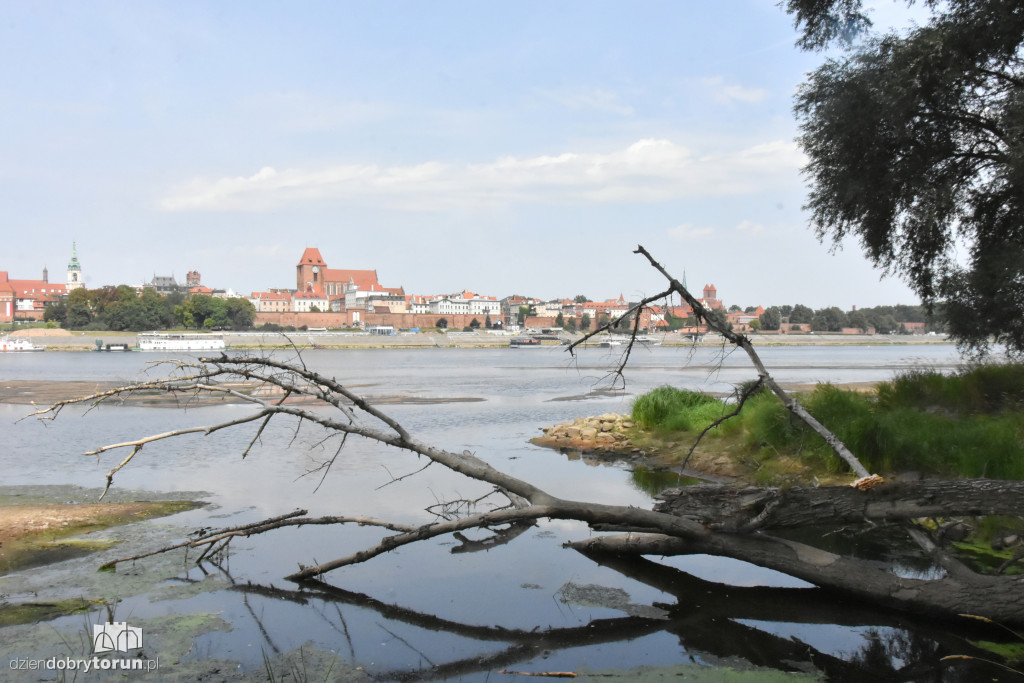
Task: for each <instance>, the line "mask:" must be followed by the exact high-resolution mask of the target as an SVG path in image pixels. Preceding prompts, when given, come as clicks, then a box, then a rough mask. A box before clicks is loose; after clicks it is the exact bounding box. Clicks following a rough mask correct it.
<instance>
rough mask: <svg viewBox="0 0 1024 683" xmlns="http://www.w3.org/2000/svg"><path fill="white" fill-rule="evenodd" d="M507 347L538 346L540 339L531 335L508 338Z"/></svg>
mask: <svg viewBox="0 0 1024 683" xmlns="http://www.w3.org/2000/svg"><path fill="white" fill-rule="evenodd" d="M508 345H509V348H512V349H518V348H521V347H530V346H540V339H534V338H532V337H521V338H516V339H510V340H509V342H508Z"/></svg>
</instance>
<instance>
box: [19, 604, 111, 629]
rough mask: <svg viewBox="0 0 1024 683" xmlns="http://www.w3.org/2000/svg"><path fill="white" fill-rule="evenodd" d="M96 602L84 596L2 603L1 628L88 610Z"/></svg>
mask: <svg viewBox="0 0 1024 683" xmlns="http://www.w3.org/2000/svg"><path fill="white" fill-rule="evenodd" d="M93 607H95V603H93V602H92V601H90V600H85V599H83V598H71V599H69V600H56V601H54V602H26V603H22V604H19V605H0V628H3V627H4V626H14V625H16V624H34V623H39V622H42V621H49V620H51V619H56V618H57V617H64V616H67V615H69V614H78V613H80V612H88V611H89V610H91V609H93Z"/></svg>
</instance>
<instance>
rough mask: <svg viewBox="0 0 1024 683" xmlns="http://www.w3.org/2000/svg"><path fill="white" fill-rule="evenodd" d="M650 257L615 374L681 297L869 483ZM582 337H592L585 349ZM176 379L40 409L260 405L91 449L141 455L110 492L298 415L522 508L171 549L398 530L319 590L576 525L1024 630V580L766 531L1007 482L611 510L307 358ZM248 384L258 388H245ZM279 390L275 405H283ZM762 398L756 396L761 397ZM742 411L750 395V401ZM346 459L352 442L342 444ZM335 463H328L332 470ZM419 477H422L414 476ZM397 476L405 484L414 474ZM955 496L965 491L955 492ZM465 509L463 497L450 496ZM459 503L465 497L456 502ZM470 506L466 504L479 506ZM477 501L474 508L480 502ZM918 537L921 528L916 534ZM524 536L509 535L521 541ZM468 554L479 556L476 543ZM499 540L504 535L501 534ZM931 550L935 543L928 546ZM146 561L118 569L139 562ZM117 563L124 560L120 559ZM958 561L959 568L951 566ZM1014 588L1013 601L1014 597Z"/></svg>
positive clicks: (256, 360)
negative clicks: (177, 451) (944, 571)
mask: <svg viewBox="0 0 1024 683" xmlns="http://www.w3.org/2000/svg"><path fill="white" fill-rule="evenodd" d="M637 253H639V254H641V255H643V256H645V257H646V258H647V259H648V261H649V262H650V264H651V265H652V267H654V268H656V269H657V270H658V271H659V272H661V273H662V274H663V275H664V276H665V277H666V278H667V279H668V280H669V288H668V289H666V290H665V291H664V292H662V293H660V294H658V295H656V296H655V297H648V298H645V299H644V300H643V301H642V302H641V303H640V304H638V305H637V306H636V307H634V308H633V309H631V312H629V313H627V314H626V315H625V316H622V317H620V318H618V319H616V321H612V322H610V323H608V324H607V325H604V326H599V328H598V330H595V332H594V333H591V334H590V335H587V336H585V337H584V339H587V338H589V337H592V336H593V334H596V333H597V332H598V331H601V330H606V329H610V328H611V326H612V325H614V324H616V323H618V322H621V321H622V320H625V319H627V318H628V317H629V316H630V315H632V316H633V321H634V323H633V335H632V338H631V340H630V344H629V346H628V347H627V349H626V352H625V354H624V357H623V360H622V363H621V364H620V366H619V368H618V369H617V370H616V371H615V372H616V373H617V374H618V375H619V376H621V373H622V372H623V370H624V368H625V364H626V362H627V361H628V357H629V352H630V350H631V349H632V346H633V343H635V341H636V331H637V330H638V325H639V322H638V321H639V319H640V315H641V313H642V309H643V307H644V306H647V305H650V304H651V303H653V302H654V301H656V300H658V299H662V298H665V297H667V296H669V295H671V294H673V293H675V294H678V295H680V296H681V297H682V298H683V299H684V300H685V301H687V303H688V304H689V305H690V306H691V307H692V308H693V310H694V312H695V314H696V315H697V316H698V317H699V318H701V319H702V320H704V321H705V322H706V323H707V324H708V325H709V326H711V328H712V329H715V330H716V331H717V332H718V333H719V334H721V335H722V336H723V337H724V338H725V339H726V340H728V341H729V342H731V343H732V344H734V345H735V346H737V347H739V348H741V349H743V350H744V351H745V352H746V353H747V355H748V356H749V357H750V360H751V362H752V364H753V366H754V368H755V370H756V372H757V376H758V383H763V384H764V385H765V386H767V387H769V388H770V389H771V390H772V391H773V392H774V393H775V394H776V395H777V396H778V397H779V398H780V400H782V401H783V403H784V404H785V405H786V407H787V408H789V410H790V411H791V412H792V413H793V414H794V415H796V416H798V417H799V418H800V419H802V420H803V421H804V422H806V423H807V424H808V425H809V426H811V428H812V429H814V430H815V431H816V432H817V433H819V434H820V435H822V436H823V437H824V438H825V440H826V441H827V442H828V443H829V444H830V445H832V447H833V449H834V450H835V451H836V453H837V454H838V455H839V457H841V458H842V459H843V460H844V461H846V462H847V463H848V464H849V465H850V467H851V468H852V469H853V470H854V471H855V472H856V473H857V474H858V475H859V476H861V477H862V478H863V477H866V476H867V475H868V473H867V470H866V469H865V468H864V467H863V466H862V465H861V463H860V462H859V461H858V460H857V458H856V457H855V456H853V454H852V453H850V452H849V450H848V449H846V448H845V446H843V445H842V444H841V443H840V442H839V440H838V439H836V437H835V436H834V435H832V434H831V433H830V432H829V431H828V430H827V429H825V428H824V427H823V426H822V425H821V424H820V423H818V422H817V421H816V420H815V419H814V418H813V417H812V416H810V415H809V414H808V413H807V412H806V410H804V409H803V408H802V406H800V404H799V403H797V402H796V401H795V400H794V399H793V398H792V397H790V396H789V395H788V394H786V393H785V392H784V391H783V390H782V389H781V388H780V387H779V386H778V384H777V383H776V382H775V381H774V379H772V377H771V375H770V374H769V373H768V371H767V370H766V368H765V367H764V365H763V363H762V362H761V360H760V358H759V357H758V356H757V354H756V353H755V351H754V349H753V347H752V345H751V343H750V340H749V339H747V338H746V337H744V336H742V335H737V334H734V333H732V332H731V331H730V330H729V329H727V328H725V327H723V326H721V325H718V323H717V322H716V321H715V319H714V317H713V316H711V314H710V311H708V310H707V309H706V308H705V307H704V306H703V305H702V304H701V303H700V302H699V301H697V300H696V299H695V298H694V297H693V296H692V295H690V293H689V292H688V291H687V290H686V289H685V288H684V287H683V286H682V285H681V284H680V283H679V282H678V281H676V280H675V279H674V278H672V277H671V276H670V275H669V274H668V273H667V272H666V271H665V269H664V268H663V267H662V266H661V265H660V264H658V263H657V262H656V261H655V260H654V259H653V258H652V257H651V255H650V254H649V253H648V252H647V251H646V250H645V249H644V248H643V247H639V248H638V249H637ZM581 341H582V340H581ZM175 370H176V372H178V373H179V375H178V376H175V375H174V374H173V373H172V375H171V376H170V377H167V378H165V379H158V380H150V381H146V382H142V383H139V384H136V385H130V386H125V387H118V388H116V389H112V390H108V391H104V392H99V393H96V394H93V395H91V396H86V397H82V398H79V399H69V400H67V401H62V402H59V403H56V404H54V405H53V406H51V407H50V408H48V409H42V410H37V411H36V412H35V413H33V415H35V416H36V417H38V418H39V419H44V420H49V419H53V418H55V417H56V416H57V415H58V414H59V413H60V411H61V410H62V408H64V407H66V406H68V405H72V404H82V405H92V406H95V405H98V404H100V403H102V402H104V401H109V400H113V399H115V398H119V397H127V396H131V395H133V394H135V393H138V392H154V391H158V392H167V393H170V394H174V395H181V396H184V397H189V396H191V397H196V396H200V395H209V394H213V395H226V396H231V397H233V398H236V399H239V400H242V401H245V402H247V403H248V404H250V405H251V406H252V408H253V411H252V413H250V414H249V415H246V416H243V417H239V418H235V419H232V420H226V421H224V422H220V423H216V424H212V425H207V426H202V427H190V428H182V429H179V430H174V431H171V432H166V433H163V434H156V435H151V436H145V437H141V438H137V439H134V440H130V441H123V442H120V443H116V444H110V445H107V446H101V447H99V448H97V449H95V450H93V451H90V454H93V455H95V454H99V453H103V452H105V451H109V450H113V449H118V448H130V449H132V450H131V452H130V454H129V455H128V456H127V457H126V458H124V459H123V460H122V462H121V463H120V464H119V465H118V466H117V467H115V468H114V469H112V470H111V471H110V473H109V474H108V475H107V486H108V488H109V486H110V485H112V483H113V476H114V474H116V473H117V472H118V471H119V470H120V469H122V468H123V467H125V466H127V465H128V464H129V463H131V462H132V460H133V459H134V458H135V457H137V456H138V455H139V453H140V451H141V449H142V448H143V447H144V446H145V445H147V444H150V443H153V442H155V441H160V440H164V439H169V438H173V437H177V436H182V435H185V434H195V433H201V434H205V435H208V434H212V433H214V432H217V431H220V430H223V429H228V428H230V427H237V426H240V425H244V424H247V423H252V422H257V421H259V422H260V426H259V429H258V431H257V432H256V436H255V437H254V438H253V439H252V440H251V441H249V443H248V446H247V447H246V448H245V451H244V452H245V453H248V452H249V450H250V449H251V448H252V446H253V444H254V443H256V441H257V440H258V439H259V438H260V435H261V434H262V432H263V429H264V427H265V426H266V425H267V423H268V422H269V420H271V419H272V418H277V417H281V418H291V419H293V420H295V422H296V429H298V427H299V426H301V425H304V424H310V425H318V426H319V427H321V428H323V429H324V430H326V431H327V432H328V433H329V434H332V435H334V434H338V435H342V437H343V440H342V444H341V446H342V447H343V446H344V443H345V442H344V439H345V438H347V437H348V436H357V437H362V438H364V439H367V440H369V441H372V442H376V443H378V444H382V445H386V446H393V447H396V448H399V449H402V450H404V451H406V452H409V453H411V454H415V455H417V456H421V457H424V458H426V459H427V461H428V463H436V464H438V465H441V466H442V467H445V468H447V469H449V470H452V471H453V472H457V473H459V474H462V475H464V476H466V477H468V478H470V479H473V480H476V481H479V482H484V483H487V484H490V485H491V486H493V487H494V489H495V490H496V491H499V492H501V493H502V494H503V495H504V496H505V497H506V498H507V499H508V500H509V501H510V503H511V505H510V506H505V507H500V508H499V507H497V506H495V505H493V504H491V507H492V509H488V510H483V511H480V512H472V513H470V512H471V507H472V506H468V505H463V504H460V505H459V506H458V510H457V512H458V514H455V515H451V518H450V519H442V520H440V521H434V522H432V523H428V524H422V525H403V524H394V523H390V522H387V521H384V520H374V519H368V518H365V517H359V516H327V517H318V518H307V517H305V512H304V511H300V512H297V513H290V514H288V515H284V516H282V517H278V518H273V519H269V520H264V521H262V522H255V523H252V524H248V525H243V526H242V527H232V528H227V529H220V530H213V531H211V530H203V531H202V532H201V533H199V534H196V535H195V537H194V538H191V539H189V540H188V541H186V542H184V543H181V544H178V545H176V546H172V547H170V548H164V549H162V550H160V551H157V552H165V551H167V550H171V549H174V548H183V547H188V548H199V547H204V548H205V549H206V550H205V551H204V555H205V554H206V553H208V552H209V551H210V549H212V548H215V547H216V548H218V549H223V548H224V546H225V544H227V543H228V542H230V540H231V539H232V538H234V537H236V536H252V535H255V534H260V533H266V532H268V531H272V530H276V529H280V528H284V527H288V526H304V525H313V524H320V525H323V524H360V525H371V526H375V527H379V528H381V529H383V530H386V531H388V532H393V533H391V534H390V535H384V536H383V537H382V538H381V539H380V540H379V541H378V542H377V543H376V544H375V545H373V546H371V547H369V548H365V549H363V550H361V551H359V552H356V553H353V554H351V555H348V556H346V557H341V558H336V559H333V560H329V561H326V562H317V563H316V564H314V565H312V566H301V565H300V570H299V571H298V572H296V573H294V574H292V575H291V576H289V577H288V578H289V579H291V580H293V581H302V582H307V583H308V582H314V581H316V580H317V579H318V578H319V577H321V576H322V575H323V574H325V573H327V572H330V571H333V570H336V569H338V568H341V567H344V566H346V565H350V564H355V563H360V562H365V561H367V560H369V559H371V558H373V557H376V556H377V555H380V554H382V553H386V552H388V551H390V550H393V549H395V548H398V547H401V546H404V545H408V544H411V543H415V542H419V541H423V540H426V539H430V538H435V537H437V536H441V535H446V534H460V533H461V532H463V531H465V530H468V529H474V528H476V529H492V528H494V527H508V528H512V529H521V528H525V525H528V524H530V523H532V522H533V521H535V520H538V519H542V518H549V519H561V520H576V521H580V522H583V523H585V524H587V525H589V526H590V528H591V529H592V530H595V531H599V530H606V529H630V530H635V531H636V533H633V534H630V535H629V536H611V537H609V536H596V537H594V538H593V539H590V540H588V541H587V542H581V543H576V544H573V545H572V547H575V548H577V549H579V550H583V551H586V552H588V553H597V552H603V553H610V552H614V553H629V554H685V553H694V552H702V553H708V554H713V555H722V556H726V557H733V558H736V559H741V560H745V561H747V562H751V563H754V564H757V565H760V566H763V567H769V568H772V569H777V570H779V571H783V572H785V573H788V574H790V575H792V576H796V577H799V578H803V579H805V580H808V581H810V582H812V583H815V584H816V585H818V586H822V587H827V588H829V589H832V590H838V591H842V592H844V593H846V594H848V595H853V596H856V597H857V598H858V599H864V600H872V601H875V602H878V603H882V604H887V605H897V606H900V607H902V608H904V609H914V610H918V611H923V612H928V613H938V614H944V615H950V614H956V613H961V612H971V613H974V614H979V615H983V616H986V617H990V618H994V619H999V620H1002V621H1005V622H1008V623H1009V622H1012V623H1022V622H1024V590H1020V589H1021V588H1024V584H1022V581H1024V579H1021V578H1019V577H1005V576H983V575H978V574H974V573H973V572H963V571H960V570H959V569H958V570H957V571H955V573H950V574H948V575H947V576H946V577H944V578H942V579H938V580H934V581H919V580H909V579H904V578H900V577H898V576H895V575H894V574H892V573H891V572H886V571H884V570H883V569H882V568H879V567H878V566H876V565H870V564H868V563H864V562H863V561H860V560H855V559H852V558H847V557H842V556H839V555H835V554H833V553H829V552H826V551H823V550H819V549H816V548H813V547H811V546H808V545H804V544H799V543H794V542H792V541H787V540H784V539H780V538H773V537H771V536H767V535H764V534H763V533H752V532H755V531H759V530H766V529H771V528H780V527H784V526H793V525H806V524H820V523H822V522H828V523H831V524H846V523H859V522H862V521H864V520H871V519H879V520H888V519H910V518H913V517H918V516H927V515H935V514H990V513H1003V514H1020V512H1021V507H1022V500H1024V497H1022V496H1021V495H1020V493H1021V492H1022V489H1020V488H1019V487H1015V486H1014V485H1008V484H1006V483H1005V482H1002V483H999V484H992V483H988V482H985V481H972V482H961V483H957V482H942V483H938V484H934V486H937V487H938V488H929V486H933V485H932V484H928V483H920V484H919V485H917V486H916V487H904V488H900V487H899V486H894V485H891V484H883V485H881V486H878V487H877V488H875V489H872V490H868V491H864V490H860V489H854V488H849V487H843V488H842V490H832V489H815V490H799V489H790V490H789V491H776V490H770V489H730V488H721V489H717V490H713V489H712V488H711V487H700V488H697V489H688V490H685V491H676V492H674V493H672V494H670V495H666V496H665V501H664V502H663V503H661V504H659V505H658V506H657V508H656V509H653V510H645V509H641V508H635V507H624V506H615V505H603V504H600V503H596V502H590V501H576V500H571V499H568V498H563V497H559V496H558V495H555V494H554V493H551V492H548V491H545V490H543V489H541V488H539V487H537V486H535V485H533V484H531V483H530V482H527V481H524V480H522V479H519V478H517V477H513V476H511V475H510V474H508V473H505V472H502V471H500V470H498V469H495V468H494V467H492V466H491V465H490V464H488V463H487V462H486V461H485V460H483V459H481V458H479V457H477V456H476V455H474V454H473V453H470V452H469V451H463V452H461V453H459V452H454V451H448V450H444V449H440V448H437V447H434V446H432V445H430V444H427V443H424V442H421V441H419V440H418V439H416V438H415V437H414V436H413V435H412V434H410V433H409V432H408V431H407V430H406V429H405V428H404V427H403V426H402V425H401V424H400V423H398V422H397V421H396V420H394V419H393V418H391V417H390V416H389V415H387V414H386V413H384V412H383V411H381V410H379V409H377V408H376V407H374V406H373V405H371V404H370V403H369V402H368V401H367V400H366V399H365V398H363V397H361V396H359V395H358V394H356V393H355V392H353V391H352V390H351V389H349V388H348V387H346V386H345V385H344V384H343V383H341V382H339V381H338V380H336V379H334V378H330V377H325V376H323V375H320V374H319V373H317V372H315V371H313V370H311V369H310V368H309V367H308V366H306V365H305V363H304V362H303V361H302V358H301V355H300V356H299V363H297V364H295V363H286V362H283V361H280V360H277V359H275V358H272V357H264V356H258V355H239V356H228V355H226V354H221V355H220V356H216V357H209V358H201V359H199V361H198V362H197V363H189V364H185V363H182V364H178V365H177V366H175ZM239 382H241V383H243V384H242V385H243V386H245V387H246V388H247V389H248V390H246V391H243V390H242V389H240V388H239ZM271 394H273V396H271ZM748 394H749V392H748ZM741 402H742V398H741ZM339 450H340V447H339ZM336 457H337V453H335V456H334V457H333V458H331V459H330V461H329V462H328V463H326V465H325V466H324V469H325V470H326V469H327V468H329V466H330V464H331V463H333V462H334V459H335V458H336ZM405 476H411V475H405ZM405 476H403V477H398V478H396V477H392V479H393V480H396V481H397V480H399V479H404V478H405ZM954 493H955V494H956V495H954ZM449 502H452V501H449ZM456 502H457V501H456ZM468 502H469V501H462V502H461V503H468ZM479 502H480V500H479V499H478V500H477V501H475V503H479ZM915 533H916V532H915ZM512 536H514V534H513V533H508V534H505V537H506V538H508V537H512ZM460 540H463V541H464V547H466V548H470V547H472V545H471V543H472V542H470V543H466V541H465V538H464V537H462V539H460ZM499 540H500V537H499ZM919 540H920V541H921V542H922V544H924V545H927V544H928V543H931V542H932V540H931V539H929V538H923V537H922V538H920V539H919ZM933 551H934V553H933V554H935V555H936V557H937V558H939V559H940V560H944V558H942V557H941V553H942V550H941V546H940V544H935V547H934V548H933ZM145 556H147V555H137V556H134V557H131V558H125V559H124V560H119V561H118V562H122V561H128V560H134V559H140V558H142V557H145ZM115 564H116V562H115ZM950 566H952V565H950ZM1007 591H1010V592H1011V593H1012V596H1010V597H1007V593H1006V592H1007Z"/></svg>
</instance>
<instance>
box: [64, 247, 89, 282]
mask: <svg viewBox="0 0 1024 683" xmlns="http://www.w3.org/2000/svg"><path fill="white" fill-rule="evenodd" d="M84 286H85V283H84V280H83V278H82V264H80V263H79V262H78V245H77V244H75V243H74V242H72V243H71V260H70V261H68V291H70V290H72V289H78V288H79V287H84Z"/></svg>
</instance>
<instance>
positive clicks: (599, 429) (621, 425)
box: [532, 413, 639, 452]
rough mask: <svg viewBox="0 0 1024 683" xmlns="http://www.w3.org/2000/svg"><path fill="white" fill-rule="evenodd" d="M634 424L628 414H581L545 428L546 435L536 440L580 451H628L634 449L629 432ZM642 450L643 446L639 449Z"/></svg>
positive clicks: (552, 446) (547, 445)
mask: <svg viewBox="0 0 1024 683" xmlns="http://www.w3.org/2000/svg"><path fill="white" fill-rule="evenodd" d="M632 427H633V422H632V420H631V419H630V417H629V416H628V415H619V414H617V413H605V414H604V415H598V416H597V417H581V418H578V419H576V420H573V421H572V422H562V423H560V424H557V425H554V426H553V427H544V428H543V432H544V436H538V437H537V438H535V439H532V441H533V443H535V444H537V445H538V446H546V447H548V448H563V449H569V450H576V451H583V452H588V451H610V452H628V451H632V450H634V448H633V444H632V442H631V441H630V440H629V437H628V436H627V434H626V433H625V432H626V430H628V429H631V428H632ZM637 450H639V449H637Z"/></svg>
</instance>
